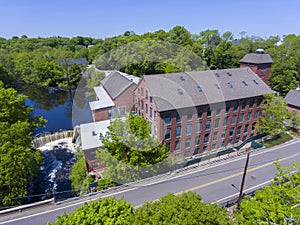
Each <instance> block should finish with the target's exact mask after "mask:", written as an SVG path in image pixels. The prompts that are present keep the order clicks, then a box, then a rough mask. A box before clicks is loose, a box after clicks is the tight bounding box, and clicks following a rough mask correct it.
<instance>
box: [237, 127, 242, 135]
mask: <svg viewBox="0 0 300 225" xmlns="http://www.w3.org/2000/svg"><path fill="white" fill-rule="evenodd" d="M241 129H242V126H239V127H238V129H237V133H236V134H237V135H239V134H240V133H241Z"/></svg>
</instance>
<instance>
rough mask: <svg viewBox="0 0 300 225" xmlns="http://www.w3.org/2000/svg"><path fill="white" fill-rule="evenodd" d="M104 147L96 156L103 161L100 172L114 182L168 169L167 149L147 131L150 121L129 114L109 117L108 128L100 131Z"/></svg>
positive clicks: (127, 180) (126, 180)
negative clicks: (103, 131)
mask: <svg viewBox="0 0 300 225" xmlns="http://www.w3.org/2000/svg"><path fill="white" fill-rule="evenodd" d="M100 139H101V142H102V143H103V146H104V148H100V149H98V151H97V157H99V158H100V159H101V162H102V163H103V164H104V165H105V171H104V172H103V175H104V177H105V178H108V179H110V180H113V181H114V182H116V183H126V182H129V181H133V180H137V179H142V178H144V177H147V176H151V175H154V174H155V173H159V172H163V171H168V170H167V168H168V167H170V166H171V164H172V161H171V160H169V159H168V158H167V157H168V156H169V149H167V147H166V146H165V145H164V144H161V143H159V142H158V141H157V140H156V139H155V138H154V137H152V136H151V134H150V123H149V122H148V121H146V120H145V119H144V118H142V117H139V116H134V115H132V114H129V116H128V118H127V119H126V120H122V119H120V118H118V119H116V120H113V121H111V125H110V126H109V127H108V132H107V133H106V134H105V135H104V136H103V135H100Z"/></svg>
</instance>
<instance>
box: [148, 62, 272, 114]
mask: <svg viewBox="0 0 300 225" xmlns="http://www.w3.org/2000/svg"><path fill="white" fill-rule="evenodd" d="M143 79H144V80H145V83H146V86H147V88H148V90H149V92H150V94H151V96H152V97H153V100H154V102H155V104H156V106H157V108H158V111H160V112H162V111H167V110H172V109H179V108H187V107H194V106H198V105H205V104H212V103H218V102H224V101H230V100H235V99H243V98H250V97H255V96H261V95H263V94H265V93H273V91H272V90H271V89H270V88H269V87H268V85H266V84H265V83H264V82H263V81H262V80H261V79H260V78H259V76H258V75H257V74H255V73H254V72H253V71H252V70H251V69H250V68H248V67H247V68H236V69H224V70H213V71H199V72H182V73H173V74H159V75H145V76H144V77H143Z"/></svg>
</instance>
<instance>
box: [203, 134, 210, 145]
mask: <svg viewBox="0 0 300 225" xmlns="http://www.w3.org/2000/svg"><path fill="white" fill-rule="evenodd" d="M208 141H209V134H205V135H204V143H205V144H206V143H207V142H208Z"/></svg>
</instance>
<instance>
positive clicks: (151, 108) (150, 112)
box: [150, 107, 152, 118]
mask: <svg viewBox="0 0 300 225" xmlns="http://www.w3.org/2000/svg"><path fill="white" fill-rule="evenodd" d="M150 118H152V107H150Z"/></svg>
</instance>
